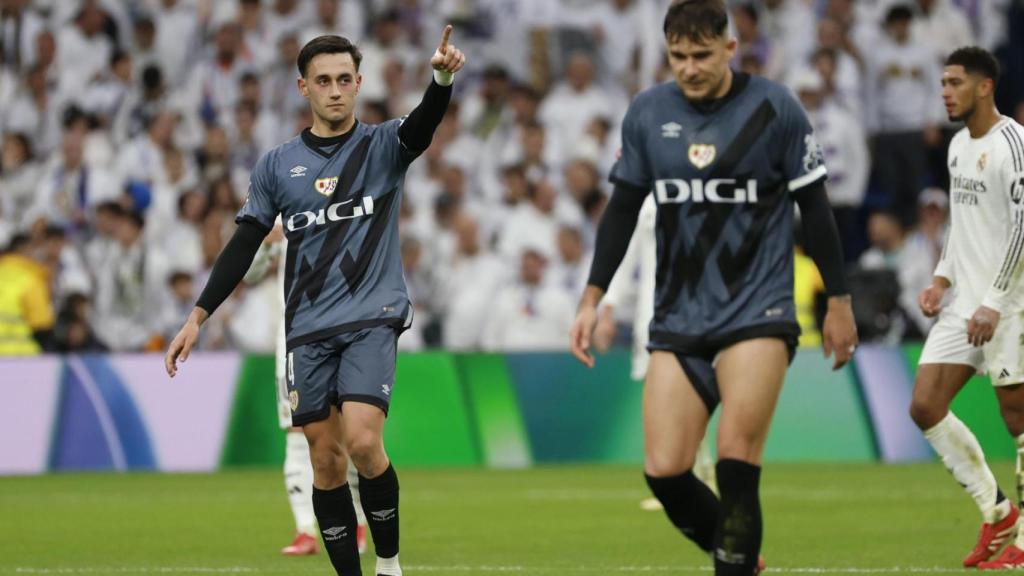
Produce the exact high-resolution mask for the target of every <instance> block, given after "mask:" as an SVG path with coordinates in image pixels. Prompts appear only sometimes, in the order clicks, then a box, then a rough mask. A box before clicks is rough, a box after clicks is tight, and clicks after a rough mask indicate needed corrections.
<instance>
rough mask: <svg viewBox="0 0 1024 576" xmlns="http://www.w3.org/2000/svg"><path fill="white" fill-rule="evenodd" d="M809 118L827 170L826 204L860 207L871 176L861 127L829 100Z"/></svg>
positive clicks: (869, 162)
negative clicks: (827, 201)
mask: <svg viewBox="0 0 1024 576" xmlns="http://www.w3.org/2000/svg"><path fill="white" fill-rule="evenodd" d="M808 117H809V119H810V121H811V125H812V126H813V127H814V135H815V137H816V138H817V139H818V144H820V145H821V150H822V152H823V153H824V155H825V165H826V166H828V198H829V201H830V202H831V203H832V205H833V206H845V207H853V208H856V207H858V206H860V205H861V203H862V202H863V201H864V195H865V193H866V192H867V185H868V175H869V174H870V172H871V158H870V156H869V155H868V146H867V140H866V136H865V134H864V125H863V123H862V122H861V120H860V118H859V117H858V116H857V115H856V113H855V112H852V111H850V110H847V109H846V108H843V107H842V106H840V105H839V104H837V103H835V102H833V101H831V100H826V101H825V102H824V103H823V104H822V106H821V107H820V108H818V109H817V110H812V111H808Z"/></svg>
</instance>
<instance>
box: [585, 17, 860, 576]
mask: <svg viewBox="0 0 1024 576" xmlns="http://www.w3.org/2000/svg"><path fill="white" fill-rule="evenodd" d="M727 14H728V13H727V9H726V5H725V3H724V1H723V0H683V1H678V2H675V3H673V4H672V6H671V7H670V8H669V9H668V13H667V14H666V16H665V21H664V34H665V42H666V47H667V50H668V59H669V64H670V66H671V69H672V73H673V76H674V77H675V78H674V81H673V82H667V83H665V84H662V85H659V86H655V87H653V88H651V89H649V90H647V91H645V92H642V93H640V94H639V95H638V96H637V97H636V98H635V99H634V101H633V103H632V104H631V105H630V107H629V110H628V111H627V112H626V117H625V119H624V120H623V124H622V155H621V157H620V158H619V160H618V161H617V162H616V163H615V165H614V167H613V168H612V170H611V180H612V182H613V183H614V185H615V189H614V191H613V193H612V197H611V200H610V201H609V204H608V207H607V209H606V210H605V213H604V216H603V217H602V220H601V224H600V226H599V228H598V233H597V241H596V247H595V254H594V261H593V264H592V267H591V273H590V279H589V281H588V286H587V287H586V289H585V292H584V294H583V297H582V299H581V301H580V306H579V313H578V316H577V318H576V322H575V324H574V326H573V329H572V333H571V347H572V351H573V353H574V354H575V355H576V357H577V358H578V359H580V361H582V362H584V363H586V364H587V365H588V366H592V365H593V358H592V357H591V356H590V353H589V351H588V347H589V345H590V340H591V333H592V331H593V329H594V326H595V323H596V319H597V313H596V309H597V305H598V303H599V301H600V299H601V297H602V295H603V294H604V292H605V290H606V289H607V287H608V284H609V282H610V280H611V278H612V276H613V275H614V273H615V270H616V268H617V267H618V266H619V263H620V261H621V260H622V257H623V255H624V253H625V252H626V249H627V246H628V244H629V240H630V236H631V235H632V233H633V230H634V227H635V225H636V222H637V215H638V213H639V211H640V208H641V205H642V204H643V202H644V199H645V197H646V196H647V195H648V194H653V195H654V199H655V201H656V203H657V217H656V223H655V235H656V238H657V270H656V277H655V287H654V291H655V294H654V298H655V305H654V318H653V320H652V321H651V324H650V341H649V344H648V348H649V349H650V350H651V359H650V365H649V367H648V371H647V377H646V380H645V383H644V399H643V409H644V473H645V476H646V479H647V483H648V485H649V486H650V489H651V491H652V492H653V493H654V495H655V496H656V497H657V498H658V499H659V500H660V501H661V502H662V504H663V505H664V508H665V512H666V514H667V515H668V517H669V520H670V521H671V522H672V523H673V524H674V525H675V526H676V527H677V528H678V529H679V530H680V531H681V532H682V533H683V534H684V535H685V536H686V537H688V538H689V539H691V540H693V541H694V543H696V544H697V545H698V546H699V547H700V548H701V549H703V550H705V551H707V552H709V553H710V554H711V555H712V558H713V559H714V563H715V574H717V575H719V576H734V575H735V576H751V575H752V574H755V573H757V572H758V571H759V570H761V569H762V567H763V564H762V562H761V561H760V558H759V552H760V548H761V536H762V523H761V505H760V497H759V495H758V486H759V481H760V474H761V454H762V451H763V448H764V443H765V439H766V437H767V434H768V428H769V424H770V422H771V418H772V414H773V412H774V410H775V403H776V401H777V400H778V396H779V392H780V390H781V388H782V382H783V378H784V376H785V373H786V368H787V366H788V364H789V361H790V359H791V358H792V355H793V352H794V349H795V347H796V342H797V337H798V335H799V331H800V330H799V327H798V324H797V320H796V314H795V307H794V303H793V253H794V250H793V239H792V226H793V203H794V202H795V203H796V204H797V205H799V207H800V212H801V214H802V222H803V228H804V234H805V235H806V237H807V238H808V242H807V245H808V248H809V250H808V252H809V254H810V256H811V257H812V258H813V259H814V261H815V263H816V264H817V265H818V268H819V269H820V270H821V273H822V276H823V278H824V280H825V286H826V290H827V292H828V295H829V299H828V312H827V315H826V318H825V326H824V330H823V339H824V343H825V353H826V354H827V355H832V356H834V367H835V368H839V367H841V366H842V365H844V364H845V363H846V362H847V361H849V359H850V357H851V356H852V354H853V352H854V349H855V347H856V345H857V333H856V328H855V325H854V322H853V313H852V310H851V305H850V297H849V295H848V294H847V289H846V279H845V276H844V271H843V258H842V250H841V248H840V244H839V237H838V233H837V231H836V227H835V222H834V221H833V217H832V211H831V208H830V207H829V204H828V200H827V195H826V190H825V179H826V175H827V173H826V169H825V166H824V165H823V163H822V154H821V150H820V149H819V147H818V145H817V143H816V142H815V139H814V134H813V132H812V129H811V126H810V123H809V122H808V120H807V117H806V115H805V114H804V112H803V110H802V109H801V108H800V105H799V104H798V103H797V102H796V100H795V99H794V98H793V96H792V95H791V94H790V93H789V91H788V90H787V89H785V88H783V87H782V86H780V85H778V84H775V83H773V82H771V81H768V80H766V79H764V78H758V77H753V76H748V75H746V74H743V73H740V72H735V71H733V70H731V69H730V68H729V61H730V59H731V58H732V56H733V54H734V53H735V51H736V40H735V39H733V38H731V37H730V36H729V34H728V32H727V28H728V16H727ZM719 404H721V405H722V413H721V420H720V423H719V429H718V457H719V460H718V463H717V465H716V473H717V474H716V475H717V478H718V486H719V491H720V493H721V499H719V498H716V497H715V494H714V493H713V492H712V491H711V490H710V489H709V488H708V486H707V485H705V484H704V483H702V482H701V481H700V480H698V479H697V477H696V476H695V475H694V473H693V466H694V457H695V455H696V453H697V449H698V446H699V445H700V442H701V439H702V438H703V437H704V434H705V429H706V427H707V424H708V421H709V419H710V416H711V414H712V412H713V411H714V410H715V408H716V407H717V406H718V405H719Z"/></svg>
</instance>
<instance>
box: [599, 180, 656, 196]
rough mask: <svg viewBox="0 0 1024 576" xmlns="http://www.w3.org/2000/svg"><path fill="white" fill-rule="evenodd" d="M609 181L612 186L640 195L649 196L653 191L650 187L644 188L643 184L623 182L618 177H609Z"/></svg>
mask: <svg viewBox="0 0 1024 576" xmlns="http://www.w3.org/2000/svg"><path fill="white" fill-rule="evenodd" d="M608 181H609V182H611V183H612V184H615V185H616V186H620V187H622V188H625V189H626V190H629V191H630V192H639V193H640V194H647V193H648V192H650V191H651V187H650V186H649V185H648V186H644V185H643V184H637V183H635V182H630V181H629V180H623V179H622V178H619V177H618V176H609V177H608Z"/></svg>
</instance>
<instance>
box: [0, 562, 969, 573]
mask: <svg viewBox="0 0 1024 576" xmlns="http://www.w3.org/2000/svg"><path fill="white" fill-rule="evenodd" d="M405 570H407V571H409V572H429V573H438V572H445V573H453V572H454V573H467V572H483V573H516V572H518V573H528V574H537V573H554V574H564V573H573V572H584V573H595V574H600V573H604V574H607V573H620V574H631V573H673V574H692V573H710V572H712V571H713V568H712V567H711V566H559V567H555V566H517V565H507V566H503V565H480V566H468V565H455V566H439V565H429V564H424V565H410V566H406V567H405ZM290 571H291V569H284V568H267V569H260V568H253V567H247V566H224V567H212V566H118V567H114V566H104V567H100V566H80V567H74V568H34V567H28V566H22V567H16V568H14V569H13V572H8V571H7V570H6V569H4V568H0V574H11V573H13V574H270V573H275V572H290ZM766 572H768V573H775V574H967V573H969V572H971V571H969V570H964V569H962V568H943V567H939V566H935V567H921V566H887V567H878V568H864V567H854V566H835V567H816V566H806V567H783V568H768V570H766Z"/></svg>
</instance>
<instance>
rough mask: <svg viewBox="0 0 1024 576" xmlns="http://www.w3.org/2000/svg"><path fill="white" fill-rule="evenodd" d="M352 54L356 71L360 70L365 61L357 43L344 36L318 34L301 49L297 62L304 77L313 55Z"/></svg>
mask: <svg viewBox="0 0 1024 576" xmlns="http://www.w3.org/2000/svg"><path fill="white" fill-rule="evenodd" d="M345 53H348V54H351V55H352V61H353V62H355V64H356V71H357V72H358V71H359V63H360V62H362V61H363V53H362V52H360V51H359V48H357V47H356V45H355V44H353V43H352V42H350V41H349V39H348V38H345V37H344V36H334V35H326V36H317V37H316V38H313V39H312V40H310V41H309V42H307V43H306V45H305V46H303V47H302V50H300V51H299V60H298V62H296V64H297V65H298V67H299V74H301V75H302V77H303V78H305V77H306V69H307V68H309V63H310V62H312V61H313V57H315V56H318V55H320V54H345Z"/></svg>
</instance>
